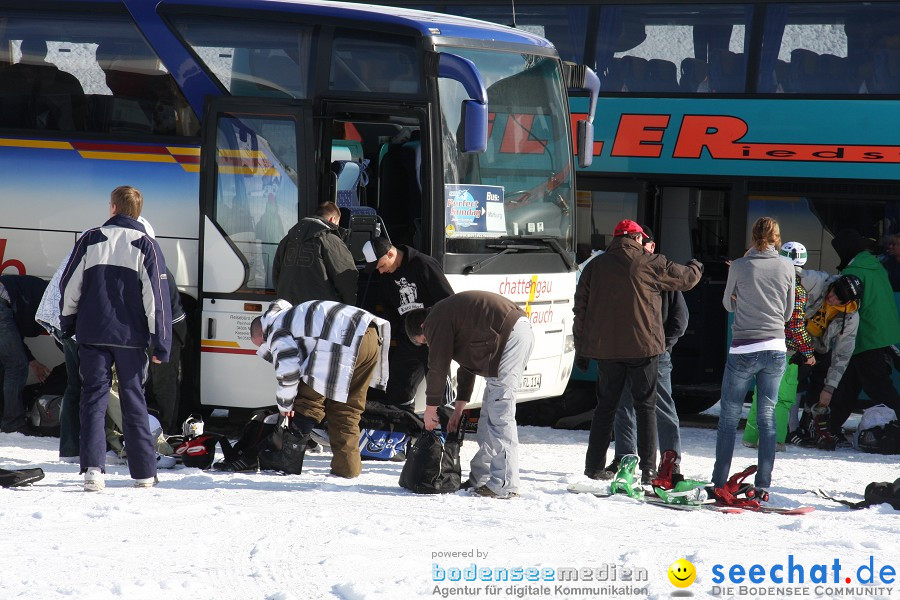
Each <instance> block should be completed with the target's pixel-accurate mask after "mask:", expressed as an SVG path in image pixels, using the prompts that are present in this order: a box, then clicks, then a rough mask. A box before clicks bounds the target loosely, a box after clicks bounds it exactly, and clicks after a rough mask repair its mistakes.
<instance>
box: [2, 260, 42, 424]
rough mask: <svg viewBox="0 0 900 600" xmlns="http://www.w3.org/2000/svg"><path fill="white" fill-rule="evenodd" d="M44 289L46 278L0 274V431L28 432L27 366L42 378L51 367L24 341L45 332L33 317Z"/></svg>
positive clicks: (39, 378)
mask: <svg viewBox="0 0 900 600" xmlns="http://www.w3.org/2000/svg"><path fill="white" fill-rule="evenodd" d="M45 289H47V281H46V280H44V279H41V278H40V277H34V276H33V275H4V276H2V277H0V382H2V389H3V397H2V398H3V418H2V420H0V431H2V432H3V433H12V432H20V433H25V434H28V433H30V428H29V427H28V426H27V424H26V422H25V404H24V402H23V400H22V389H23V388H24V387H25V382H26V380H27V379H28V369H29V368H30V369H31V370H32V372H34V374H35V376H36V377H37V378H38V380H39V381H44V379H46V378H47V375H49V374H50V369H48V368H47V367H46V366H45V365H43V364H41V363H40V362H39V361H37V360H36V359H35V358H34V355H33V354H31V350H29V349H28V346H26V345H25V338H26V337H36V336H39V335H41V334H42V333H44V328H43V327H41V326H40V325H39V324H38V323H37V322H36V321H35V320H34V315H35V313H36V312H37V307H38V305H39V304H40V303H41V298H42V297H43V296H44V290H45Z"/></svg>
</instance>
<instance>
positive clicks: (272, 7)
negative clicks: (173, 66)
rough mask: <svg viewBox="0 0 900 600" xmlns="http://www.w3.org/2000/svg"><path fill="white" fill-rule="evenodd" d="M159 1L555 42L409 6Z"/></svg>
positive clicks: (287, 0) (436, 33)
mask: <svg viewBox="0 0 900 600" xmlns="http://www.w3.org/2000/svg"><path fill="white" fill-rule="evenodd" d="M160 5H161V6H163V7H165V6H172V7H175V6H181V7H183V6H196V7H215V8H228V9H232V10H234V9H238V10H261V11H274V12H285V13H292V14H297V15H304V14H306V15H316V16H319V17H340V18H346V19H357V20H364V21H368V22H372V23H380V24H384V25H393V26H397V27H406V28H409V29H414V30H417V31H419V32H420V33H421V35H422V36H423V37H435V38H436V37H446V38H465V39H472V40H479V41H488V42H500V43H513V44H524V45H528V46H534V47H538V48H553V44H551V43H550V42H548V41H547V40H545V39H544V38H542V37H540V36H538V35H535V34H532V33H529V32H527V31H524V30H522V29H513V28H512V27H507V26H505V25H498V24H496V23H489V22H486V21H477V20H475V19H469V18H466V17H457V16H453V15H445V14H440V13H433V12H426V11H420V10H414V9H410V8H396V7H389V6H375V5H371V4H355V3H349V2H329V1H326V0H229V1H228V2H227V3H225V2H223V1H222V0H163V1H162V2H160Z"/></svg>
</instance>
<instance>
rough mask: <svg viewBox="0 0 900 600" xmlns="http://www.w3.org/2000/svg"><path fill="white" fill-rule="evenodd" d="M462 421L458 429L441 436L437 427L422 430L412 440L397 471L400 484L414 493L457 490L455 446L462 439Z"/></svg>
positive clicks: (459, 478)
mask: <svg viewBox="0 0 900 600" xmlns="http://www.w3.org/2000/svg"><path fill="white" fill-rule="evenodd" d="M463 431H465V429H464V427H463V426H462V424H460V427H459V431H458V432H456V431H454V432H451V433H448V434H447V435H446V436H444V435H443V434H442V433H440V432H437V431H425V432H423V433H422V435H420V436H419V438H418V439H417V440H416V443H415V444H413V447H412V448H411V449H410V451H409V454H408V455H407V456H406V463H405V464H404V465H403V471H402V472H401V473H400V487H403V488H406V489H408V490H410V491H411V492H415V493H416V494H451V493H453V492H457V491H459V486H460V484H461V483H462V469H461V467H460V463H459V449H460V447H461V446H462V442H463V435H464V434H463Z"/></svg>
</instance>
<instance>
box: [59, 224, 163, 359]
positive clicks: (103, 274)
mask: <svg viewBox="0 0 900 600" xmlns="http://www.w3.org/2000/svg"><path fill="white" fill-rule="evenodd" d="M174 283H175V282H172V285H174ZM59 290H60V304H59V307H60V311H59V325H60V330H61V331H62V332H63V333H64V334H67V335H70V334H73V333H74V334H75V335H76V337H77V338H78V343H79V344H88V345H97V346H120V347H125V348H148V347H152V348H153V355H154V356H156V357H157V358H158V359H159V360H161V361H163V362H166V361H167V360H168V357H169V348H170V346H171V341H172V307H171V301H170V299H169V286H168V281H167V278H166V263H165V259H164V258H163V254H162V251H161V250H160V248H159V244H157V243H156V240H155V239H153V238H152V237H150V236H149V235H147V233H146V231H145V230H144V226H143V225H141V223H140V222H138V221H137V220H136V219H132V218H131V217H126V216H123V215H116V216H114V217H112V218H110V219H109V220H108V221H107V222H106V223H104V224H103V225H102V226H101V227H97V228H94V229H89V230H87V231H85V232H84V234H83V235H82V236H81V237H80V238H79V239H78V241H77V242H76V243H75V248H73V250H72V255H71V256H70V257H69V261H68V263H67V264H66V266H65V268H64V269H63V273H62V276H61V277H60V282H59Z"/></svg>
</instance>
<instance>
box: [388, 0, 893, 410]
mask: <svg viewBox="0 0 900 600" xmlns="http://www.w3.org/2000/svg"><path fill="white" fill-rule="evenodd" d="M401 4H403V5H406V6H413V5H415V6H422V7H427V8H428V9H429V10H436V11H440V12H444V13H448V14H453V15H459V16H467V17H473V18H478V19H484V20H491V21H495V22H498V23H503V24H506V25H513V24H515V26H517V27H518V28H519V29H522V30H526V31H531V32H534V33H537V34H538V35H541V36H543V37H546V38H547V39H549V40H550V41H551V42H553V43H554V45H555V46H556V48H557V50H558V51H559V53H560V56H561V57H562V58H563V59H564V60H568V61H574V62H577V63H579V64H585V65H588V66H590V67H593V68H594V70H595V71H596V72H597V75H598V76H599V78H600V85H601V87H600V90H601V94H600V99H599V101H598V108H597V118H596V120H595V122H594V125H595V128H594V131H595V142H594V160H593V163H592V164H591V165H590V166H589V167H587V168H584V169H580V170H579V171H578V173H577V174H578V191H577V194H578V195H577V206H578V209H577V211H578V213H579V214H578V230H577V236H576V238H577V244H578V248H577V250H578V260H579V262H581V261H582V260H584V259H585V258H586V257H587V256H588V255H589V253H590V251H591V249H592V247H593V248H602V247H604V246H605V244H607V243H608V242H609V240H610V235H611V232H612V229H613V226H614V224H615V223H616V222H617V221H618V220H620V219H622V218H632V219H637V220H638V221H639V222H642V223H647V224H648V225H649V226H650V227H651V228H653V230H654V232H655V234H656V236H657V242H658V248H659V251H661V252H663V253H664V254H665V255H666V256H667V257H669V258H671V259H673V260H676V261H679V262H685V261H687V260H689V259H690V258H698V259H699V260H701V261H702V262H703V263H704V264H705V265H706V272H705V274H704V278H703V281H702V282H701V284H700V285H699V286H698V288H696V289H695V290H694V291H692V292H690V293H688V294H687V295H686V298H687V300H688V304H689V306H690V309H691V322H690V328H689V330H688V334H687V335H686V336H685V337H684V338H682V340H681V341H680V342H679V343H678V345H676V346H675V350H674V355H675V365H676V368H675V370H674V372H673V374H672V376H673V382H674V383H675V389H676V399H677V400H678V402H679V408H684V409H688V410H689V409H698V408H703V407H704V406H705V405H708V404H711V403H713V402H715V401H716V400H717V399H718V384H719V383H720V382H721V377H722V371H723V368H724V359H725V355H726V340H727V327H726V313H725V311H724V310H722V309H721V297H722V290H723V287H724V283H725V278H726V273H727V270H726V269H727V267H726V262H725V261H726V260H728V259H733V258H736V257H739V256H741V255H742V254H743V252H744V251H745V250H746V248H747V247H748V246H749V242H750V238H749V230H750V227H751V225H752V224H753V222H754V221H755V220H756V219H757V218H758V217H760V216H763V215H771V216H774V217H776V218H777V219H778V220H779V221H780V223H781V231H782V237H783V239H784V240H785V241H788V240H796V241H799V242H802V243H803V244H804V245H805V246H806V247H807V249H808V250H809V261H808V262H807V266H808V267H809V268H812V269H821V270H825V271H830V272H836V271H835V267H836V265H837V264H838V258H837V256H836V254H835V252H834V250H833V249H832V247H831V243H830V242H831V239H832V238H833V236H834V234H835V233H836V232H837V231H839V230H840V229H842V228H849V227H852V228H855V229H857V230H859V231H860V232H861V233H862V234H863V235H865V236H868V237H871V238H872V239H873V240H874V241H875V243H876V244H879V245H881V244H882V243H883V240H884V238H885V237H886V236H888V235H890V234H896V233H900V164H898V163H900V145H898V137H900V121H898V116H897V109H898V106H900V103H898V100H900V3H897V2H881V1H872V2H868V1H867V2H849V1H843V2H840V1H817V2H799V1H798V2H791V1H783V2H774V1H770V0H763V1H759V2H757V1H754V2H739V1H738V2H735V1H730V0H729V1H718V2H716V1H711V2H710V1H682V0H678V1H676V0H665V1H654V0H647V1H643V0H642V1H640V2H627V3H626V2H621V1H619V2H616V1H614V0H609V1H597V0H588V1H577V0H572V1H569V2H565V3H563V4H555V3H554V4H551V3H549V2H535V1H529V0H516V2H514V3H511V2H500V1H496V2H481V1H479V2H475V1H472V0H470V1H453V0H448V1H445V2H439V3H422V2H401ZM587 105H588V103H587V100H586V99H584V98H579V97H574V96H573V97H571V98H570V108H571V112H572V114H573V118H577V117H575V116H576V115H579V114H583V113H585V112H586V108H587ZM879 251H883V250H879ZM679 392H680V393H679Z"/></svg>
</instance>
